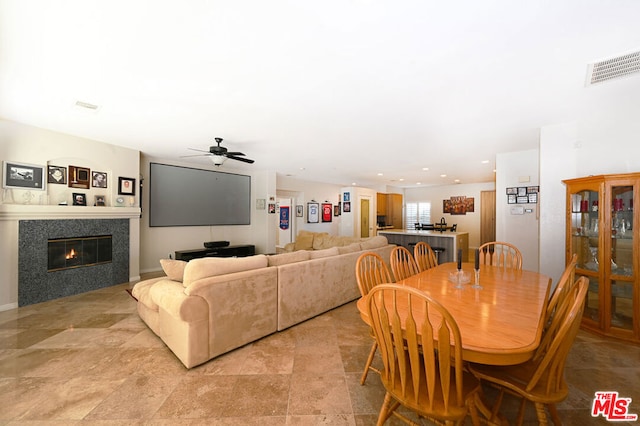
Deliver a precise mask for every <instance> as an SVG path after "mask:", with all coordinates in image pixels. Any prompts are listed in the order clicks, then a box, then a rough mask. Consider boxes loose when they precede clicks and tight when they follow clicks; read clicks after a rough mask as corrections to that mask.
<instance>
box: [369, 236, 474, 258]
mask: <svg viewBox="0 0 640 426" xmlns="http://www.w3.org/2000/svg"><path fill="white" fill-rule="evenodd" d="M378 235H383V236H385V237H387V240H388V241H389V243H391V244H396V245H399V246H403V247H406V248H407V249H409V250H410V251H411V252H412V253H413V246H414V245H415V243H417V242H418V241H425V242H426V243H427V244H429V245H430V246H431V247H432V248H433V247H440V248H444V251H443V252H442V253H440V255H439V257H438V260H439V263H446V262H455V261H456V260H457V259H456V256H457V255H456V253H457V252H458V249H461V250H462V261H463V262H468V261H469V233H468V232H458V231H456V232H451V231H445V232H440V231H421V230H406V229H389V230H380V231H378Z"/></svg>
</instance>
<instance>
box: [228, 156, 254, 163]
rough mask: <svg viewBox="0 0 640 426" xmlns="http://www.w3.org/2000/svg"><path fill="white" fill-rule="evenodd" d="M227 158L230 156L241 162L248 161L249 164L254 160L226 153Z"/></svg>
mask: <svg viewBox="0 0 640 426" xmlns="http://www.w3.org/2000/svg"><path fill="white" fill-rule="evenodd" d="M227 158H230V159H232V160H238V161H242V162H243V163H249V164H253V163H254V160H250V159H248V158H242V157H234V156H233V155H227Z"/></svg>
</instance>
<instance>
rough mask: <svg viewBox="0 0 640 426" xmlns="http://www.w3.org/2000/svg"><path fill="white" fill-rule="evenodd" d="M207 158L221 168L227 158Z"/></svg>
mask: <svg viewBox="0 0 640 426" xmlns="http://www.w3.org/2000/svg"><path fill="white" fill-rule="evenodd" d="M209 158H211V162H212V163H213V164H215V165H216V166H221V165H222V164H223V163H224V162H225V161H226V160H227V157H224V156H222V155H211V156H210V157H209Z"/></svg>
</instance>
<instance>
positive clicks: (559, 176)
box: [540, 111, 640, 280]
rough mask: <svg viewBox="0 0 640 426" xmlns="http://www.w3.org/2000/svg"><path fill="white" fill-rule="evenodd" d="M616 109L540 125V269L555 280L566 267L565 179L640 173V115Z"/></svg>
mask: <svg viewBox="0 0 640 426" xmlns="http://www.w3.org/2000/svg"><path fill="white" fill-rule="evenodd" d="M615 112H616V113H615V114H607V113H606V111H605V112H602V113H601V114H600V115H598V116H593V117H585V118H584V119H582V120H580V121H575V122H571V123H563V124H558V125H552V126H551V125H550V126H545V127H543V128H542V130H541V134H540V177H541V183H540V186H541V191H542V193H541V203H540V218H541V221H540V223H541V228H540V247H541V253H540V271H541V272H543V273H545V274H547V275H550V276H551V277H553V278H554V280H555V279H557V277H559V276H560V275H561V273H562V271H563V270H564V266H565V252H564V249H565V200H566V187H565V185H564V184H563V183H562V180H564V179H571V178H575V177H582V176H589V175H599V174H613V173H631V172H640V144H639V143H638V137H639V135H640V120H638V118H637V117H631V116H630V115H626V114H625V113H624V112H620V111H615ZM543 188H544V189H543Z"/></svg>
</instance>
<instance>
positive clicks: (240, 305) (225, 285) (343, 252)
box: [132, 236, 394, 368]
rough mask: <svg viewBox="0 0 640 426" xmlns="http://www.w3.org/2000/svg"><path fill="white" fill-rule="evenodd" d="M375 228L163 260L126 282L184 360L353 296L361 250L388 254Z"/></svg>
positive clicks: (199, 358) (198, 359)
mask: <svg viewBox="0 0 640 426" xmlns="http://www.w3.org/2000/svg"><path fill="white" fill-rule="evenodd" d="M393 247H394V246H393V245H390V244H388V242H387V239H386V238H385V237H382V236H378V237H373V238H370V239H367V240H362V241H357V242H352V243H350V244H348V245H341V246H336V247H330V248H324V249H319V250H298V251H293V252H288V253H282V254H277V255H272V256H265V255H255V256H250V257H240V258H202V259H194V260H191V261H190V262H188V263H187V262H182V261H176V260H173V261H169V260H163V261H161V264H162V266H163V269H164V271H165V273H166V274H167V276H166V277H159V278H153V279H149V280H145V281H141V282H139V283H137V284H135V286H134V287H133V290H132V295H133V296H134V297H135V298H136V299H137V300H138V303H137V309H138V313H139V315H140V317H141V318H142V320H143V321H144V322H145V323H146V324H147V325H148V326H149V328H150V329H151V330H153V332H154V333H155V334H157V335H158V336H159V337H160V338H161V339H162V340H163V341H164V343H165V344H166V345H167V346H168V347H169V349H171V351H173V352H174V354H175V355H176V356H177V357H178V359H180V361H181V362H182V363H183V364H184V365H185V367H187V368H191V367H194V366H196V365H199V364H202V363H204V362H206V361H208V360H210V359H212V358H214V357H216V356H218V355H221V354H223V353H225V352H229V351H231V350H233V349H235V348H238V347H240V346H243V345H245V344H247V343H250V342H253V341H255V340H258V339H260V338H262V337H264V336H267V335H269V334H271V333H274V332H276V331H280V330H284V329H286V328H288V327H291V326H292V325H295V324H298V323H300V322H302V321H305V320H307V319H309V318H312V317H314V316H316V315H319V314H321V313H323V312H326V311H328V310H331V309H333V308H335V307H338V306H340V305H343V304H345V303H348V302H350V301H352V300H355V299H357V298H358V297H359V296H360V293H359V291H358V286H357V283H356V278H355V264H356V260H357V258H358V256H359V255H360V254H361V253H362V252H364V251H373V252H375V253H378V254H380V255H381V256H382V257H383V259H389V255H390V254H391V250H392V248H393Z"/></svg>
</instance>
